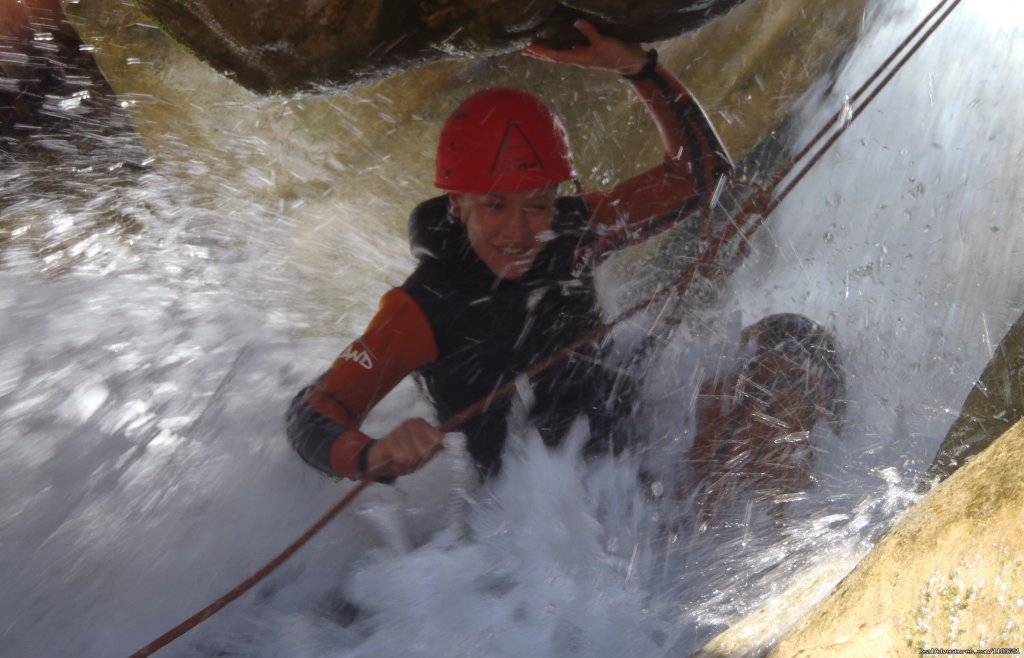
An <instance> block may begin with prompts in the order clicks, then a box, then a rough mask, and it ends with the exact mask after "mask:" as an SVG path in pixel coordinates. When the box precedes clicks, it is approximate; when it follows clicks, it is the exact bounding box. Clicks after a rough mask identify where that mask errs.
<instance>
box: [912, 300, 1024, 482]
mask: <svg viewBox="0 0 1024 658" xmlns="http://www.w3.org/2000/svg"><path fill="white" fill-rule="evenodd" d="M1021 418H1024V315H1022V316H1021V317H1019V318H1018V319H1017V321H1016V322H1014V323H1013V326H1012V327H1010V330H1009V331H1008V332H1007V333H1006V336H1004V337H1003V340H1002V341H1001V342H1000V343H999V346H998V347H996V349H995V352H994V353H993V354H992V359H991V360H990V361H989V362H988V365H986V366H985V370H984V372H982V373H981V377H980V378H979V379H978V382H977V383H976V384H975V385H974V388H972V389H971V392H970V393H968V394H967V400H965V401H964V406H963V409H962V410H961V412H960V417H959V418H957V419H956V421H955V422H954V423H953V425H952V426H951V427H950V428H949V432H948V433H947V434H946V438H945V439H944V440H943V441H942V445H941V446H940V447H939V451H938V454H936V455H935V460H934V461H933V463H932V465H931V467H930V468H929V469H928V476H929V478H930V479H931V478H938V479H940V480H941V479H945V478H947V477H949V476H950V475H951V474H952V473H953V472H954V471H955V470H957V469H958V468H960V467H961V466H963V465H964V463H966V462H967V461H968V460H969V459H972V458H973V457H974V456H976V455H977V454H978V453H980V452H981V451H982V450H984V449H986V448H988V447H989V446H990V445H991V444H992V442H993V441H995V440H996V439H998V438H999V437H1000V436H1002V435H1003V433H1005V432H1006V431H1007V430H1009V429H1010V427H1012V426H1013V425H1014V424H1015V423H1016V422H1017V421H1018V420H1020V419H1021Z"/></svg>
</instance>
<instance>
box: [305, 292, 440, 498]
mask: <svg viewBox="0 0 1024 658" xmlns="http://www.w3.org/2000/svg"><path fill="white" fill-rule="evenodd" d="M436 358H437V352H436V348H435V346H434V339H433V333H432V331H431V329H430V325H429V323H428V322H427V319H426V317H425V316H424V315H423V311H421V310H420V308H419V307H418V306H417V305H416V303H415V302H414V301H413V300H412V298H411V297H409V295H408V293H406V292H405V291H404V290H402V289H401V288H396V289H394V290H391V291H390V292H388V293H387V294H386V295H384V297H383V298H382V299H381V302H380V309H379V310H378V312H377V315H376V316H374V318H373V320H372V321H371V322H370V326H369V327H368V328H367V329H366V332H365V333H364V334H363V335H362V336H361V337H360V338H358V339H357V340H356V341H354V342H353V343H352V344H351V345H349V346H348V347H347V348H345V350H344V351H343V352H342V353H341V355H340V356H338V358H337V359H336V360H335V361H334V363H333V364H332V365H331V367H330V369H328V370H327V372H325V373H324V374H322V375H321V376H320V377H319V378H318V379H317V380H316V382H314V383H313V384H312V385H311V386H308V387H306V388H305V389H303V390H302V391H301V392H300V393H299V394H298V395H297V396H296V397H295V399H294V400H292V403H291V407H290V408H289V410H288V417H287V432H288V439H289V440H290V441H291V443H292V445H293V446H294V447H295V450H296V451H297V452H298V453H299V455H300V456H302V458H303V459H304V460H305V461H306V462H307V463H309V464H310V465H312V466H314V467H316V468H317V469H319V470H321V471H323V472H324V473H327V474H328V475H334V476H341V477H347V478H352V479H359V478H362V477H364V476H365V475H366V474H368V473H369V472H371V471H372V472H374V473H375V474H376V475H382V476H385V478H386V477H388V476H391V477H393V476H397V475H404V474H405V473H408V472H411V471H413V470H415V469H416V468H418V467H419V466H420V465H422V463H425V462H426V461H427V460H429V459H430V457H431V456H433V454H434V453H435V452H437V450H439V449H440V447H441V444H440V440H441V434H440V432H438V431H437V430H436V429H434V428H432V427H431V426H430V425H428V424H427V422H426V421H424V420H422V419H419V418H414V419H410V420H407V421H405V422H404V423H402V425H400V426H399V427H398V428H396V429H395V430H394V431H393V432H391V433H389V434H388V435H387V436H385V437H384V438H382V439H381V440H380V441H375V440H374V439H372V438H370V437H369V436H367V435H366V434H363V433H362V432H361V431H359V425H360V423H362V421H363V419H364V418H365V417H366V415H367V414H368V413H369V411H370V410H371V409H372V408H373V407H374V405H376V404H377V403H378V402H379V401H380V400H381V399H382V398H383V397H384V396H385V395H387V394H388V393H389V392H390V391H391V389H393V388H394V387H395V386H396V385H397V384H398V382H400V381H401V380H402V379H403V378H404V377H405V376H406V375H408V374H409V373H411V372H413V371H414V370H416V369H417V368H419V367H420V366H423V365H425V364H427V363H429V362H431V361H433V360H434V359H436Z"/></svg>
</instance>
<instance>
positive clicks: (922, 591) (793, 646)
mask: <svg viewBox="0 0 1024 658" xmlns="http://www.w3.org/2000/svg"><path fill="white" fill-rule="evenodd" d="M1022 455H1024V423H1017V424H1016V425H1014V426H1013V427H1011V428H1010V429H1009V430H1008V431H1007V432H1006V433H1005V434H1003V435H1002V436H1001V437H999V438H998V439H997V440H995V441H994V442H993V443H992V445H991V446H990V447H989V448H988V449H987V450H985V451H984V452H982V453H980V454H979V455H978V456H977V457H976V458H975V459H974V460H972V461H971V462H970V463H968V464H967V465H966V466H964V467H962V468H960V469H959V470H957V471H956V472H955V473H953V475H952V476H951V477H949V479H947V480H946V481H945V482H943V483H942V484H941V485H940V486H939V487H937V488H936V489H935V491H933V492H932V493H931V494H930V495H929V496H928V497H927V498H926V499H925V500H924V501H922V502H921V503H920V504H919V505H918V506H917V507H915V508H914V509H912V510H910V511H909V512H908V513H907V514H906V515H905V516H904V517H903V518H902V519H901V520H900V522H899V523H898V524H897V525H896V527H895V528H893V529H892V531H890V532H889V534H888V535H886V536H885V537H884V538H883V539H882V541H881V542H880V543H879V544H878V546H877V547H875V549H874V550H873V551H872V552H871V554H870V555H868V557H867V558H865V559H864V561H863V562H861V563H860V565H859V566H858V567H857V569H856V570H855V571H854V572H853V573H852V574H850V576H849V577H848V578H847V579H846V580H844V581H843V583H842V584H841V585H840V586H839V587H838V588H837V590H836V591H835V593H834V594H833V595H832V596H831V597H830V598H829V599H828V600H827V601H826V602H825V603H824V604H823V605H821V606H820V607H819V608H818V609H817V610H816V611H815V612H814V613H813V614H812V615H810V616H809V617H807V618H806V619H805V620H804V622H803V623H801V624H800V625H799V626H798V627H797V628H796V629H794V630H793V631H792V632H791V633H790V634H788V635H787V636H786V637H783V638H782V639H781V640H780V641H779V643H778V645H777V646H776V647H775V649H774V650H772V652H771V653H769V654H768V656H769V658H790V657H793V658H795V657H797V656H826V655H827V656H908V655H918V650H919V649H939V648H948V649H952V648H961V649H966V648H975V649H993V648H1001V647H1006V648H1018V649H1019V648H1021V647H1022V646H1024V625H1022V623H1021V620H1022V619H1024V558H1022V556H1024V533H1021V532H1020V528H1021V524H1022V523H1024V483H1022V481H1021V478H1020V461H1021V456H1022Z"/></svg>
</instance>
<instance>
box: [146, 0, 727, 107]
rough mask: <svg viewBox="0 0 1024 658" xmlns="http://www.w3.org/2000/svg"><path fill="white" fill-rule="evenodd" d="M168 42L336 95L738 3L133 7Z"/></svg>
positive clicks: (629, 35)
mask: <svg viewBox="0 0 1024 658" xmlns="http://www.w3.org/2000/svg"><path fill="white" fill-rule="evenodd" d="M137 2H138V4H139V6H140V7H141V8H142V9H143V11H145V12H146V13H148V14H149V15H150V16H151V17H152V18H153V19H154V20H156V21H157V22H159V23H160V25H161V26H162V27H163V28H164V29H165V30H166V31H167V32H168V33H169V34H170V35H172V36H173V37H174V38H175V39H177V40H179V41H180V42H181V43H182V44H184V45H185V46H186V47H187V48H189V49H190V50H192V51H193V52H194V53H195V54H196V55H198V56H199V57H200V58H201V59H203V60H204V61H206V62H207V63H208V64H210V65H211V66H213V67H214V68H216V69H217V70H218V71H221V72H222V73H225V74H226V75H228V76H230V77H232V78H233V79H235V80H236V81H237V82H239V83H240V84H241V85H243V86H245V87H247V88H249V89H251V90H253V91H256V92H259V93H273V92H301V91H322V90H325V89H339V88H345V87H349V86H352V85H355V84H358V83H361V82H369V81H373V80H377V79H380V78H382V77H386V76H389V75H392V74H394V73H397V72H399V71H403V70H407V69H410V68H414V67H416V66H419V65H422V64H426V63H428V62H432V61H437V60H440V59H445V58H452V57H460V56H462V57H476V56H479V55H483V54H494V53H501V52H509V51H512V50H517V49H519V48H522V47H523V46H524V45H526V44H527V43H529V42H531V41H534V40H537V41H541V42H544V43H547V44H549V45H554V46H556V47H567V46H570V45H573V44H574V43H578V42H579V41H578V39H580V37H579V35H578V34H577V33H576V32H575V30H573V29H572V28H571V25H572V22H573V21H574V20H576V19H578V18H587V19H589V20H591V21H593V22H594V23H596V24H597V25H598V26H599V27H601V29H602V30H603V31H605V32H606V33H608V34H613V35H615V36H617V37H619V38H623V39H627V40H631V41H641V42H649V41H655V40H660V39H667V38H669V37H673V36H677V35H679V34H682V33H684V32H688V31H690V30H693V29H696V28H697V27H700V26H701V25H703V24H705V23H707V22H708V21H709V20H711V19H712V18H715V17H717V16H719V15H721V14H724V13H725V12H727V11H729V10H730V9H732V8H733V7H734V6H736V5H739V4H741V3H742V2H743V0H636V1H633V2H622V1H621V0H576V1H573V2H565V1H562V2H558V1H555V0H532V1H531V2H494V1H493V0H408V1H405V2H387V1H385V0H306V1H305V2H302V3H295V2H285V1H284V0H261V1H256V0H240V1H237V2H223V0H189V1H186V0H137Z"/></svg>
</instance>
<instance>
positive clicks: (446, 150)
mask: <svg viewBox="0 0 1024 658" xmlns="http://www.w3.org/2000/svg"><path fill="white" fill-rule="evenodd" d="M575 175H576V171H575V169H574V167H573V163H572V151H571V149H570V148H569V138H568V137H567V136H566V134H565V128H564V127H563V126H562V122H561V120H559V118H558V116H556V115H555V113H554V112H552V111H551V110H550V109H549V108H548V107H547V106H546V105H545V104H544V103H542V102H541V101H540V99H538V98H537V97H535V96H532V95H531V94H528V93H526V92H524V91H520V90H518V89H506V88H498V89H485V90H483V91H480V92H477V93H475V94H473V95H472V96H470V97H469V98H467V99H466V100H464V101H462V103H460V104H459V107H458V108H456V110H455V112H453V113H452V115H451V116H450V117H448V121H446V122H445V124H444V128H443V129H442V130H441V142H440V144H438V147H437V175H436V178H435V179H434V185H436V186H437V187H439V188H441V189H442V190H447V191H449V192H512V191H515V190H528V189H532V188H535V187H545V186H548V185H554V184H557V183H561V182H562V181H567V180H569V179H570V178H573V177H574V176H575Z"/></svg>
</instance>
